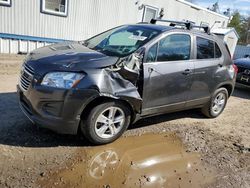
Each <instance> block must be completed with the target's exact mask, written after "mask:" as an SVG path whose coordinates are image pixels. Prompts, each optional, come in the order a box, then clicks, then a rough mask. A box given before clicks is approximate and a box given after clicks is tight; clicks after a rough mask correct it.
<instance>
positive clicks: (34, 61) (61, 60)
mask: <svg viewBox="0 0 250 188" xmlns="http://www.w3.org/2000/svg"><path fill="white" fill-rule="evenodd" d="M118 59H119V58H118V57H113V56H107V55H105V54H103V53H100V52H97V51H95V50H91V49H89V48H87V47H85V46H84V45H82V44H81V43H79V42H63V43H58V44H53V45H49V46H46V47H43V48H39V49H37V50H34V51H32V52H31V53H30V54H29V55H28V56H27V58H26V61H27V63H28V64H29V65H30V66H31V67H33V68H34V69H49V70H51V69H54V70H58V69H59V70H78V71H80V70H83V69H85V68H102V67H108V66H110V65H113V64H115V63H116V62H117V60H118Z"/></svg>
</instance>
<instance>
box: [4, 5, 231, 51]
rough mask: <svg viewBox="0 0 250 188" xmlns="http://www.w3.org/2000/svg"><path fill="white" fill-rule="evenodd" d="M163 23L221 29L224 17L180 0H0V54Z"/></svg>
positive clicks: (225, 23) (224, 22) (223, 24)
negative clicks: (170, 21)
mask: <svg viewBox="0 0 250 188" xmlns="http://www.w3.org/2000/svg"><path fill="white" fill-rule="evenodd" d="M162 9H164V17H163V18H164V19H174V20H180V21H181V20H190V21H193V22H195V23H196V24H197V25H204V24H205V25H210V26H212V25H214V23H215V21H219V22H220V24H215V25H214V27H226V26H227V24H228V21H229V18H228V17H226V16H223V15H221V14H217V13H215V12H212V11H209V10H207V9H205V8H202V7H199V6H197V5H194V4H192V3H189V2H187V1H184V0H0V53H18V52H29V51H31V50H33V49H35V48H38V47H41V46H44V45H47V44H49V43H54V42H59V41H62V40H83V39H86V38H88V37H90V36H93V35H95V34H97V33H100V32H102V31H104V30H107V29H109V28H112V27H115V26H118V25H122V24H128V23H137V22H142V21H143V22H147V21H149V20H151V18H155V17H158V16H159V13H160V12H161V10H162Z"/></svg>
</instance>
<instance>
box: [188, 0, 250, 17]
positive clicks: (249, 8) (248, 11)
mask: <svg viewBox="0 0 250 188" xmlns="http://www.w3.org/2000/svg"><path fill="white" fill-rule="evenodd" d="M217 1H218V2H219V6H220V11H221V12H223V11H225V10H226V9H227V8H230V9H231V10H238V11H239V12H240V13H241V14H242V15H250V0H193V3H195V4H198V5H200V6H202V7H205V8H207V7H211V6H212V5H213V4H214V3H215V2H217Z"/></svg>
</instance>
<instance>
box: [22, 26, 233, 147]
mask: <svg viewBox="0 0 250 188" xmlns="http://www.w3.org/2000/svg"><path fill="white" fill-rule="evenodd" d="M170 25H171V26H163V25H157V24H143V23H141V24H135V25H124V26H120V27H116V28H114V29H111V30H108V31H106V32H103V33H101V34H99V35H97V36H94V37H92V38H90V39H88V40H86V41H81V42H64V43H58V44H54V45H50V46H47V47H43V48H40V49H37V50H35V51H33V52H31V53H30V54H29V55H28V56H27V57H26V59H25V62H24V64H23V66H22V69H21V77H20V81H19V84H18V86H17V89H18V93H19V99H20V107H21V109H22V110H23V112H24V113H25V114H26V115H27V117H28V118H29V119H30V120H31V121H32V122H34V123H36V124H37V125H39V126H41V127H45V128H49V129H51V130H54V131H56V132H58V133H62V134H77V133H78V132H82V133H83V134H84V136H85V137H86V138H87V139H88V140H89V141H91V142H92V143H94V144H105V143H109V142H112V141H114V140H115V139H117V138H118V137H120V136H121V135H122V133H123V132H124V131H125V130H126V129H127V127H128V126H129V125H130V124H132V123H134V122H136V121H137V120H139V119H140V118H144V117H149V116H154V115H158V114H164V113H168V112H174V111H181V110H185V109H191V108H201V109H202V112H203V113H204V114H205V115H206V116H207V117H209V118H215V117H217V116H219V115H220V114H221V113H222V111H223V110H224V108H225V106H226V103H227V99H228V97H229V96H230V95H231V94H232V92H233V89H234V85H235V79H236V67H235V66H234V65H233V62H232V60H231V57H230V54H229V52H228V49H227V47H226V45H225V44H224V42H223V41H222V40H221V39H219V38H218V37H216V36H215V35H213V34H210V33H209V30H208V28H204V29H205V31H206V32H201V31H198V30H195V29H192V27H190V26H192V25H191V23H184V22H183V23H180V22H177V23H174V24H173V23H171V24H170ZM196 27H197V26H196Z"/></svg>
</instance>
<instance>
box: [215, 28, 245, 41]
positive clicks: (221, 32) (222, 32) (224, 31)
mask: <svg viewBox="0 0 250 188" xmlns="http://www.w3.org/2000/svg"><path fill="white" fill-rule="evenodd" d="M231 32H234V33H235V35H236V36H237V37H238V39H239V38H240V36H239V34H238V33H237V31H236V30H235V29H234V28H232V27H229V28H218V29H213V30H212V33H214V34H217V35H227V34H229V33H231Z"/></svg>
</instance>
